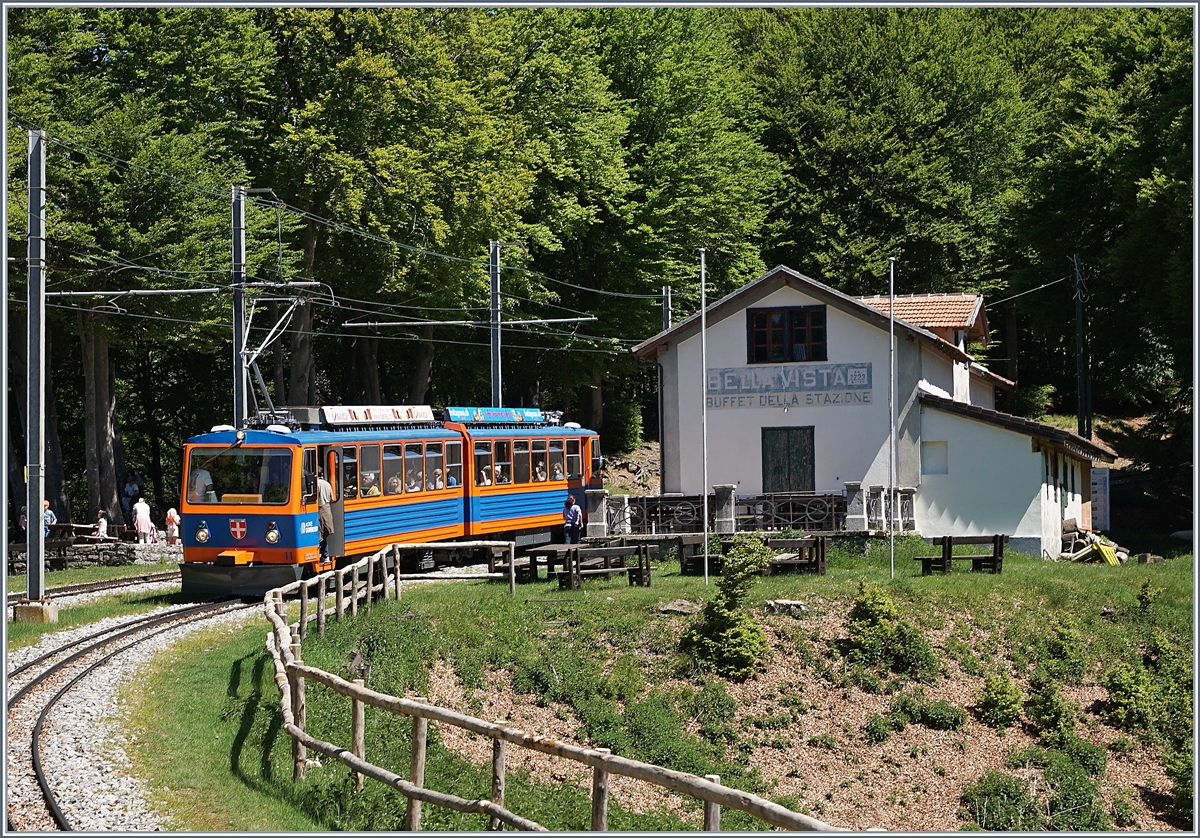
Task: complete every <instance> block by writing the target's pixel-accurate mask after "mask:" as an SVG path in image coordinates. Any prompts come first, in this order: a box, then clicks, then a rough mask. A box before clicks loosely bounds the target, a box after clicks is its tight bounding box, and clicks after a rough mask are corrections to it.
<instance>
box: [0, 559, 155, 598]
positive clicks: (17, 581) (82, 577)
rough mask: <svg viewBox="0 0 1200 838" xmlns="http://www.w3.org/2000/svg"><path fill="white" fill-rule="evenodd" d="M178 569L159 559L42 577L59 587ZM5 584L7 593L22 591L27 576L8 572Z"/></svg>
mask: <svg viewBox="0 0 1200 838" xmlns="http://www.w3.org/2000/svg"><path fill="white" fill-rule="evenodd" d="M178 569H179V564H178V562H168V561H166V560H165V559H160V560H159V561H158V563H157V564H122V565H92V566H91V567H76V568H69V569H67V570H48V571H46V575H45V577H44V578H45V583H46V587H47V588H60V587H63V586H65V585H85V584H87V583H88V582H107V581H108V580H110V579H124V578H126V577H129V576H145V575H146V574H147V573H166V572H167V571H169V570H178ZM7 584H8V592H9V593H17V592H23V591H24V590H25V588H26V586H27V585H28V584H29V582H28V577H27V576H26V575H25V574H24V573H19V574H10V575H9V577H8V582H7Z"/></svg>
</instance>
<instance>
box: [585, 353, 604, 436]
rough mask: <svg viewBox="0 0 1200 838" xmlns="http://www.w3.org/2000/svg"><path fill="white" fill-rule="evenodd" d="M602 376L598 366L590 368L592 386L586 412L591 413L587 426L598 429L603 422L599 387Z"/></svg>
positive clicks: (601, 396) (601, 391)
mask: <svg viewBox="0 0 1200 838" xmlns="http://www.w3.org/2000/svg"><path fill="white" fill-rule="evenodd" d="M602 381H603V376H602V373H601V371H600V368H599V367H596V368H595V369H593V370H592V388H591V393H590V394H589V395H590V398H589V399H588V402H587V403H588V405H589V409H588V413H589V414H590V415H591V418H590V423H589V424H588V427H589V428H592V429H593V430H597V431H598V430H600V428H601V426H602V425H603V424H604V390H603V389H602V387H601V382H602Z"/></svg>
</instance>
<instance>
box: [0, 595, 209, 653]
mask: <svg viewBox="0 0 1200 838" xmlns="http://www.w3.org/2000/svg"><path fill="white" fill-rule="evenodd" d="M189 601H190V600H188V599H187V598H185V597H184V596H183V594H180V593H178V592H176V593H164V592H162V591H146V592H143V593H125V594H115V595H113V596H106V597H101V598H100V599H94V600H91V601H90V602H86V603H84V604H82V605H77V606H73V607H71V608H63V609H62V610H60V611H59V613H58V622H57V623H14V622H9V624H8V651H10V652H11V651H13V650H14V649H20V648H22V647H24V646H32V645H33V644H34V643H37V642H38V641H39V640H41V639H42V637H43V636H44V635H46V634H51V633H54V632H59V631H66V630H68V629H73V628H79V627H80V626H85V625H88V624H89V623H94V622H96V621H98V620H104V619H107V618H109V617H136V616H137V615H139V614H145V613H146V612H147V611H153V610H154V609H155V608H162V607H164V606H167V605H180V604H182V603H185V602H189Z"/></svg>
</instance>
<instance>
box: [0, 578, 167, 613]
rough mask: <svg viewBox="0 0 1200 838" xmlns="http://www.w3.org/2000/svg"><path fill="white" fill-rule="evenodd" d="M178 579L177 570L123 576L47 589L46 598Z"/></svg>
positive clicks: (12, 600)
mask: <svg viewBox="0 0 1200 838" xmlns="http://www.w3.org/2000/svg"><path fill="white" fill-rule="evenodd" d="M177 579H179V571H178V570H168V571H165V572H163V573H143V574H141V575H140V576H123V577H121V578H120V579H105V580H103V581H100V582H81V583H79V584H77V585H63V586H61V587H58V588H47V589H46V596H48V597H56V596H74V595H75V594H88V593H92V592H93V591H105V590H108V589H109V588H123V587H125V586H126V585H146V584H150V583H152V582H172V581H175V580H177ZM24 598H25V594H23V593H20V592H16V591H14V592H12V593H9V594H8V596H7V601H6V604H7V605H8V606H9V607H12V606H13V605H16V604H17V603H18V602H20V601H21V600H22V599H24Z"/></svg>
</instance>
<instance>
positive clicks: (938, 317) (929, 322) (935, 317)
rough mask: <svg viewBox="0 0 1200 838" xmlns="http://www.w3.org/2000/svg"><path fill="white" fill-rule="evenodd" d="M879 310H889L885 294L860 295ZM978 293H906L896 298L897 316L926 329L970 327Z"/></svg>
mask: <svg viewBox="0 0 1200 838" xmlns="http://www.w3.org/2000/svg"><path fill="white" fill-rule="evenodd" d="M859 299H860V300H862V301H863V302H864V303H866V304H867V305H869V306H870V307H871V308H873V309H875V310H876V311H878V312H880V313H882V314H885V315H886V314H887V313H888V298H887V297H886V296H876V297H859ZM979 302H980V298H979V295H978V294H906V295H898V296H897V297H896V319H897V320H903V321H904V322H905V323H911V324H912V325H914V326H920V327H921V328H923V329H969V328H970V327H971V326H973V325H975V320H976V319H977V317H978V315H977V313H976V307H977V306H978V305H979Z"/></svg>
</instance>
